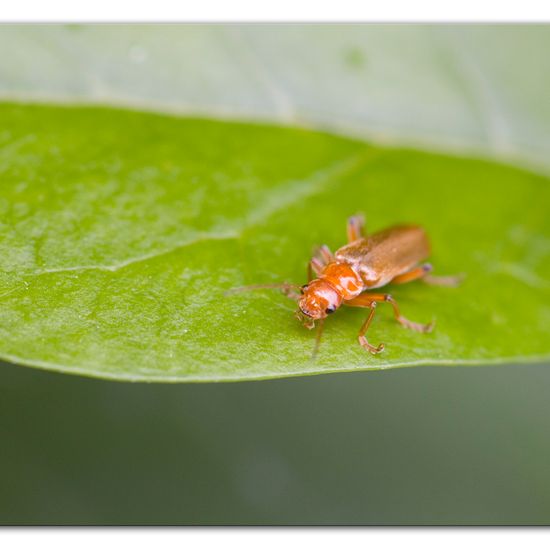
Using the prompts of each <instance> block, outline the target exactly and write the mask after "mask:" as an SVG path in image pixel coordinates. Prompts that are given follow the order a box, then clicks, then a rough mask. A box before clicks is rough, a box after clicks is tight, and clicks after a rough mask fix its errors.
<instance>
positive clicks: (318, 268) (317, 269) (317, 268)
mask: <svg viewBox="0 0 550 550" xmlns="http://www.w3.org/2000/svg"><path fill="white" fill-rule="evenodd" d="M324 267H325V265H324V264H323V262H321V260H319V258H311V260H310V261H309V263H308V264H307V282H308V283H309V282H311V281H312V280H313V279H314V277H313V274H315V275H317V277H318V276H319V275H321V272H322V271H323V268H324Z"/></svg>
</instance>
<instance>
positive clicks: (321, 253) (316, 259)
mask: <svg viewBox="0 0 550 550" xmlns="http://www.w3.org/2000/svg"><path fill="white" fill-rule="evenodd" d="M334 259H335V258H334V255H333V254H332V252H331V251H330V248H329V247H328V246H327V245H326V244H324V245H323V246H320V247H319V248H318V249H317V250H316V251H315V253H314V255H313V257H312V258H311V260H310V261H309V263H308V265H307V281H308V283H309V282H310V281H312V280H313V279H314V276H313V275H314V274H315V275H316V276H317V277H318V276H319V275H321V273H322V271H323V269H324V268H325V267H326V266H327V264H329V263H330V262H333V261H334Z"/></svg>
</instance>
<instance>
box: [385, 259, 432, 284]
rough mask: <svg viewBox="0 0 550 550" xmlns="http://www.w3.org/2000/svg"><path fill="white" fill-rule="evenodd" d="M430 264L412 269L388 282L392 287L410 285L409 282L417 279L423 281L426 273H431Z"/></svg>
mask: <svg viewBox="0 0 550 550" xmlns="http://www.w3.org/2000/svg"><path fill="white" fill-rule="evenodd" d="M432 269H433V267H432V264H423V265H420V266H418V267H414V268H413V269H411V270H410V271H407V272H406V273H403V274H401V275H398V276H397V277H395V278H393V279H392V280H391V281H390V284H392V285H403V284H405V283H410V282H411V281H416V280H417V279H424V278H425V277H426V276H427V275H428V273H430V272H431V271H432Z"/></svg>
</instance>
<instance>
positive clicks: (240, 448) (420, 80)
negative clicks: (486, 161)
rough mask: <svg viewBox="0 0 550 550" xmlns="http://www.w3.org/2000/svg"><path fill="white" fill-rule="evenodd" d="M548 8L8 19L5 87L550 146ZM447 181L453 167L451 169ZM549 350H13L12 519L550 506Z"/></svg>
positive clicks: (405, 135) (428, 514)
mask: <svg viewBox="0 0 550 550" xmlns="http://www.w3.org/2000/svg"><path fill="white" fill-rule="evenodd" d="M549 45H550V32H549V27H547V26H498V27H491V26H489V27H487V26H458V27H457V26H446V25H440V26H430V27H426V26H406V25H405V26H403V25H402V26H387V25H379V26H357V25H353V26H341V25H336V26H301V25H294V26H263V27H258V26H223V25H216V26H199V25H194V26H164V27H162V26H147V27H144V26H91V27H90V26H85V27H83V26H55V25H54V26H51V25H50V26H15V25H13V26H3V27H0V48H1V49H2V51H4V52H9V55H3V56H1V58H0V98H10V99H14V98H15V99H26V100H44V99H48V100H54V101H71V102H103V103H109V104H111V103H114V104H119V105H133V106H139V107H144V108H152V109H158V110H164V111H175V112H181V113H193V114H197V113H198V114H206V115H212V116H218V115H220V116H224V117H232V118H245V119H262V120H271V121H275V122H281V123H285V124H298V125H308V126H313V127H321V128H327V129H330V130H333V131H336V132H341V133H344V134H349V135H356V136H362V137H365V138H367V139H371V140H373V141H376V142H379V143H397V144H407V145H413V146H418V147H429V148H436V149H439V150H445V151H448V152H449V151H450V152H457V153H459V154H472V155H475V156H491V157H496V158H499V159H503V160H505V161H513V162H515V163H518V164H521V165H524V166H531V167H535V168H536V169H538V170H541V171H544V172H546V173H547V172H548V169H549V167H550V155H549V152H550V131H549V130H550V102H549V101H548V97H547V96H548V90H549V89H550V58H548V56H547V52H548V46H549ZM442 184H444V183H442ZM549 388H550V365H530V366H527V365H511V366H506V367H483V368H460V367H455V368H441V367H438V368H430V367H417V368H410V369H397V370H393V371H385V372H369V373H358V374H345V375H327V376H319V377H309V378H302V379H290V380H279V381H269V382H254V383H238V384H218V385H174V386H160V385H144V384H136V385H131V384H119V383H111V382H104V381H99V380H92V379H83V378H77V377H71V376H63V375H58V374H50V373H47V372H40V371H35V370H32V369H27V368H22V367H15V366H12V365H7V364H2V365H0V395H1V397H0V441H1V445H0V469H1V470H0V471H1V472H2V484H1V490H0V523H2V524H52V523H56V524H60V523H61V524H72V523H78V524H98V523H101V524H119V523H122V524H214V523H215V524H220V523H221V524H235V523H238V524H281V523H285V524H303V523H308V524H395V523H400V524H462V523H468V524H486V523H491V524H511V523H512V524H536V523H544V524H547V523H549V521H550V491H549V490H548V489H549V487H550V437H549V436H550V433H549V431H550V430H549V418H550V400H549V399H548V395H549Z"/></svg>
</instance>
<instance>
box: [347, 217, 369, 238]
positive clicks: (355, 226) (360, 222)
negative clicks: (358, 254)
mask: <svg viewBox="0 0 550 550" xmlns="http://www.w3.org/2000/svg"><path fill="white" fill-rule="evenodd" d="M364 233H365V218H364V217H363V216H362V215H361V214H356V215H355V216H352V217H351V218H349V219H348V224H347V234H348V243H352V242H353V241H356V240H357V239H361V238H362V237H364V236H365V234H364Z"/></svg>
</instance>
